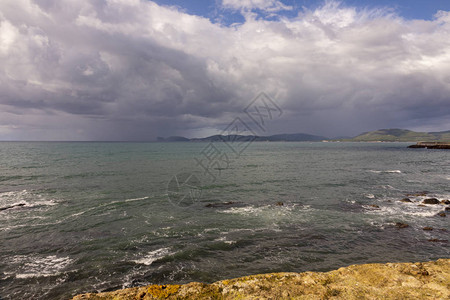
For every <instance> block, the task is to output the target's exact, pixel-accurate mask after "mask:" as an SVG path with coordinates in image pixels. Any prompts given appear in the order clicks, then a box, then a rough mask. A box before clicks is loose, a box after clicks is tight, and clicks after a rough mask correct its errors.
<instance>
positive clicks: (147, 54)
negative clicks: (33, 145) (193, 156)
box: [0, 0, 450, 139]
mask: <svg viewBox="0 0 450 300" xmlns="http://www.w3.org/2000/svg"><path fill="white" fill-rule="evenodd" d="M226 3H228V4H229V5H231V6H232V5H237V2H234V1H224V5H225V4H226ZM233 3H234V4H233ZM239 3H240V5H241V6H240V8H241V9H247V10H251V9H255V8H258V9H264V10H271V9H273V8H276V7H279V4H277V3H278V2H277V1H239ZM236 7H237V6H236ZM283 9H285V8H283ZM0 11H1V14H0V64H1V65H2V68H1V69H0V127H1V128H2V129H1V130H0V139H6V138H30V136H33V135H35V138H34V139H39V138H45V139H52V138H61V136H63V137H64V136H67V137H70V138H71V139H76V138H77V137H79V138H80V139H146V138H154V137H155V136H156V135H169V134H187V135H188V134H189V131H190V130H193V131H194V132H201V130H202V128H218V129H222V128H223V126H225V125H226V123H227V122H229V121H231V120H232V119H233V118H234V117H235V116H237V114H239V113H240V112H241V111H242V108H243V107H244V106H245V105H246V104H247V102H248V101H249V100H251V99H252V98H253V97H254V95H256V94H257V93H258V92H260V91H262V90H265V91H267V92H268V93H270V94H271V95H272V96H274V97H275V98H276V99H277V101H278V102H279V103H280V105H281V106H282V108H283V110H284V111H285V114H284V115H283V116H284V117H283V120H282V121H280V123H274V124H273V127H272V128H271V130H272V131H273V132H283V131H284V132H295V131H297V132H311V133H319V134H324V135H335V134H336V135H341V134H349V133H358V132H359V131H364V130H370V129H374V128H378V127H408V124H409V125H410V126H415V127H420V126H422V127H423V128H429V127H430V126H433V128H438V125H436V124H443V125H442V126H447V125H448V121H445V120H448V119H449V116H450V105H449V103H450V101H449V97H448V95H449V94H450V50H449V49H450V36H449V35H450V34H449V32H450V18H449V17H448V16H449V13H448V12H439V13H438V14H437V15H436V18H435V19H434V20H432V21H424V20H410V21H408V20H404V19H402V18H399V17H396V16H395V15H392V14H390V13H389V11H387V12H386V11H384V12H383V11H368V10H357V9H355V8H352V7H344V6H340V5H337V4H336V3H335V2H327V3H326V4H325V5H324V6H322V7H319V8H318V9H316V10H312V11H304V12H303V13H301V14H299V16H298V17H296V18H292V19H291V18H286V17H280V18H279V19H278V20H277V21H268V20H264V19H255V18H247V19H246V21H245V23H243V24H241V25H237V26H232V27H226V26H222V25H220V24H213V23H211V22H210V21H209V20H208V19H205V18H202V17H199V16H192V15H188V14H186V13H183V12H180V11H179V10H177V9H175V8H168V7H162V6H158V5H157V4H155V3H153V2H151V1H137V0H136V1H133V2H131V1H119V0H115V1H93V0H92V1H75V0H64V1H52V0H35V1H31V0H17V1H13V2H12V1H3V2H0ZM24 120H26V121H24ZM438 120H441V122H439V121H438ZM446 122H447V123H446ZM420 124H422V125H420ZM431 124H432V125H431ZM25 125H26V126H25ZM427 126H428V127H427ZM31 128H32V129H31ZM208 130H209V129H208Z"/></svg>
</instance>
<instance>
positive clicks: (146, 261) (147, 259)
mask: <svg viewBox="0 0 450 300" xmlns="http://www.w3.org/2000/svg"><path fill="white" fill-rule="evenodd" d="M173 254H174V253H172V252H170V249H169V248H161V249H157V250H154V251H150V252H149V253H148V254H147V255H145V256H144V257H142V258H139V259H134V260H131V261H132V262H134V263H136V264H141V265H146V266H150V265H151V264H152V263H153V262H155V261H157V260H158V259H161V258H163V257H165V256H169V255H173Z"/></svg>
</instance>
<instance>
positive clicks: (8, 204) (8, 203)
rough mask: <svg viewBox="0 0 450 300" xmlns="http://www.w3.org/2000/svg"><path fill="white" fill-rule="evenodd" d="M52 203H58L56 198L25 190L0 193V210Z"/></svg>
mask: <svg viewBox="0 0 450 300" xmlns="http://www.w3.org/2000/svg"><path fill="white" fill-rule="evenodd" d="M54 205H58V201H57V200H55V199H47V198H45V196H44V195H41V194H37V193H33V192H29V191H27V190H22V191H11V192H3V193H0V211H6V210H9V209H18V208H24V207H26V208H32V207H40V206H54Z"/></svg>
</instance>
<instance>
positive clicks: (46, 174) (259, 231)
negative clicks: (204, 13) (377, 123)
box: [0, 142, 450, 299]
mask: <svg viewBox="0 0 450 300" xmlns="http://www.w3.org/2000/svg"><path fill="white" fill-rule="evenodd" d="M208 145H209V144H207V143H37V142H36V143H25V142H24V143H19V142H17V143H15V142H14V143H9V142H3V143H0V209H1V208H4V210H1V211H0V241H1V243H0V299H67V298H70V297H72V296H74V295H75V294H78V293H85V292H95V291H108V290H114V289H119V288H125V287H132V286H139V285H145V284H150V283H186V282H190V281H202V282H213V281H216V280H220V279H225V278H231V277H237V276H243V275H248V274H256V273H265V272H279V271H295V272H301V271H307V270H308V271H326V270H330V269H334V268H338V267H341V266H347V265H349V264H360V263H369V262H388V261H424V260H433V259H437V258H443V257H446V258H449V257H450V247H449V243H448V242H445V241H444V240H448V236H449V233H448V231H446V230H450V228H449V227H450V226H449V224H450V221H449V220H450V216H447V217H440V216H436V214H437V213H439V212H442V211H443V210H444V208H445V206H444V205H426V206H424V207H423V206H418V204H419V203H420V202H421V201H422V200H423V199H424V198H427V197H436V198H438V199H440V200H442V199H450V187H449V183H450V152H449V151H446V150H426V149H407V148H406V146H407V145H408V144H405V143H265V142H259V143H253V144H251V145H250V146H249V147H248V148H247V149H245V151H243V152H242V155H240V156H239V157H237V156H235V155H234V156H233V153H232V152H230V151H229V150H226V149H227V148H226V147H222V146H223V145H221V144H217V147H218V148H220V149H221V150H222V151H228V152H227V153H228V154H229V158H230V159H229V161H228V166H227V167H224V166H223V165H222V167H216V168H211V171H214V172H215V174H216V175H217V180H216V181H215V182H212V180H211V178H210V177H208V176H207V175H205V174H203V173H202V172H199V166H198V165H196V161H195V160H194V159H195V158H198V159H199V158H201V157H203V156H202V155H203V154H202V153H203V152H202V151H204V149H205V147H207V146H208ZM200 171H201V169H200ZM180 172H182V173H187V174H190V173H194V174H196V176H197V178H198V179H199V181H200V182H201V185H200V186H199V187H198V191H200V192H201V196H199V195H198V194H197V196H196V197H193V198H192V199H190V200H191V201H190V202H186V203H180V205H178V206H177V205H173V203H174V202H173V201H172V202H171V201H169V200H168V191H167V189H168V183H169V181H170V180H171V178H172V177H173V176H174V175H176V174H179V173H180ZM219 173H220V174H219ZM170 188H171V187H170V186H169V190H170ZM423 191H426V192H427V196H410V199H411V200H412V203H402V202H400V201H399V200H400V199H402V198H404V197H405V195H406V194H410V193H418V192H423ZM230 202H231V203H230ZM278 202H282V204H283V205H280V204H281V203H278ZM209 204H211V205H209ZM17 205H21V206H17ZM370 205H378V207H379V208H375V207H371V206H370ZM8 207H12V208H9V209H6V208H8ZM396 222H403V223H407V224H409V225H410V226H409V227H408V228H403V229H398V228H396V227H395V223H396ZM424 226H431V227H433V228H434V230H433V231H424V230H423V229H422V228H423V227H424ZM430 239H437V240H440V241H437V242H430V241H429V240H430Z"/></svg>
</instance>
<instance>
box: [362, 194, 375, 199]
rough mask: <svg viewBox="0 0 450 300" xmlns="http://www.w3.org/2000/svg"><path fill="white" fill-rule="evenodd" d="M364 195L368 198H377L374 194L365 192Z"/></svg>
mask: <svg viewBox="0 0 450 300" xmlns="http://www.w3.org/2000/svg"><path fill="white" fill-rule="evenodd" d="M364 196H366V198H369V199H374V198H375V195H374V194H365V195H364Z"/></svg>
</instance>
